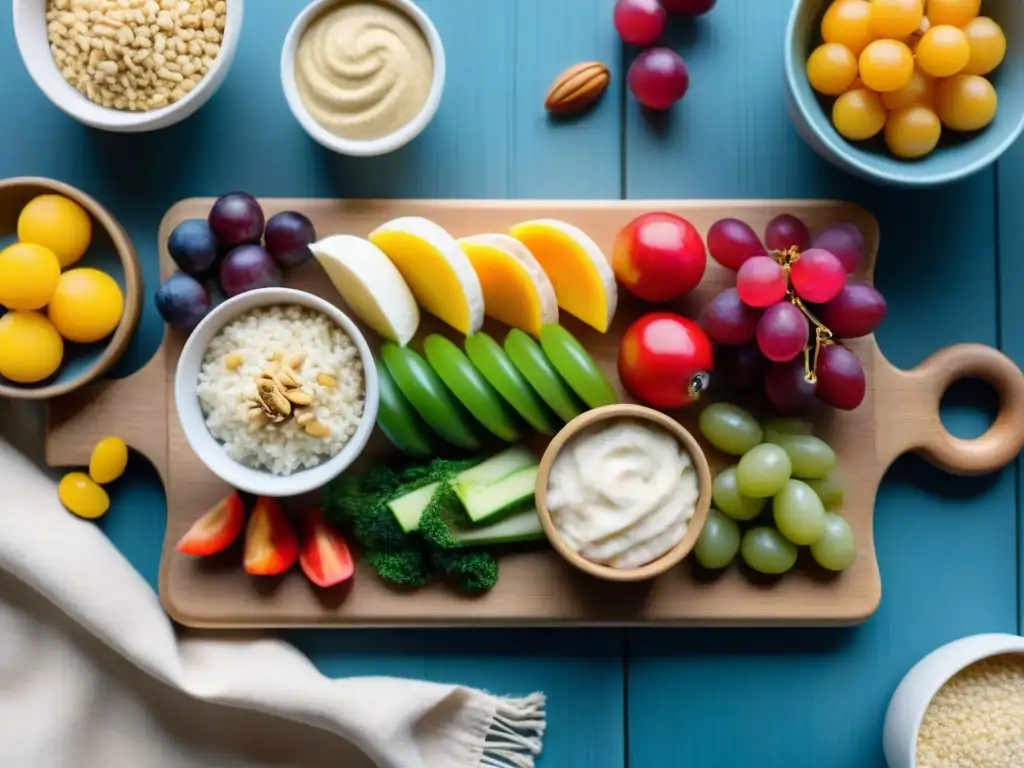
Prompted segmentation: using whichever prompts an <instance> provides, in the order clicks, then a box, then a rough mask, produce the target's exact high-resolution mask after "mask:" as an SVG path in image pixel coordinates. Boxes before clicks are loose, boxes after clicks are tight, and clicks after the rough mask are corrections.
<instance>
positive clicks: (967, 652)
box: [886, 633, 1024, 768]
mask: <svg viewBox="0 0 1024 768" xmlns="http://www.w3.org/2000/svg"><path fill="white" fill-rule="evenodd" d="M1007 654H1013V655H1020V656H1024V637H1020V636H1018V635H1011V634H1002V633H989V634H980V635H968V636H967V637H962V638H960V639H958V640H953V641H951V642H949V643H946V644H945V645H942V646H939V647H938V648H936V649H935V650H933V651H932V652H931V653H929V654H928V655H927V656H925V657H924V658H922V659H921V660H920V661H918V662H917V664H915V665H914V666H913V667H911V669H910V671H909V672H907V674H906V675H904V677H903V680H901V681H900V685H899V686H897V688H896V692H895V693H894V694H893V699H892V700H891V701H890V704H889V706H890V707H892V705H893V702H894V701H895V700H896V698H897V696H898V695H899V693H900V688H902V687H903V685H904V683H906V682H907V681H910V680H913V681H914V682H915V683H917V684H918V685H919V686H920V687H919V688H918V689H917V690H915V691H913V694H914V698H915V699H916V700H919V701H920V700H922V699H923V702H924V703H923V705H922V706H921V707H920V708H919V711H918V712H916V713H915V714H914V718H913V720H912V725H913V729H912V730H913V732H912V733H911V734H909V740H908V741H909V743H908V745H907V751H906V753H904V755H903V756H902V757H903V759H904V760H905V765H906V766H908V767H909V768H917V737H918V734H920V732H921V723H922V722H924V716H925V714H926V713H927V712H928V708H929V707H930V706H931V704H932V701H933V700H934V699H935V696H936V695H938V693H939V691H940V690H942V686H944V685H945V684H946V683H948V682H949V681H950V680H952V679H953V678H954V677H955V676H956V675H958V674H959V673H961V672H963V671H964V670H965V669H967V668H968V667H969V666H971V665H972V664H976V663H978V662H979V661H984V660H985V659H991V658H994V657H996V656H1005V655H1007ZM953 659H955V661H956V664H954V665H953V666H952V667H948V666H947V665H948V663H949V662H950V661H952V660H953ZM932 663H934V664H937V665H938V664H941V665H942V666H943V667H944V668H945V669H944V671H943V674H942V675H930V676H928V677H927V679H925V678H924V676H923V675H922V678H921V681H920V682H918V681H917V680H914V678H915V677H916V676H917V675H916V674H915V673H917V672H919V671H923V670H927V667H928V666H929V665H930V664H932ZM890 714H891V713H889V712H887V713H886V720H888V719H889V716H890ZM903 736H904V737H906V734H903ZM892 768H895V766H892Z"/></svg>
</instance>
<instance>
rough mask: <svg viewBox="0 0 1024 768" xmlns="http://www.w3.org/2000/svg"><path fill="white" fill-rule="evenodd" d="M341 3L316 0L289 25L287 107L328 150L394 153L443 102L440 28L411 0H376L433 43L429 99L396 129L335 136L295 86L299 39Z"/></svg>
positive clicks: (284, 58)
mask: <svg viewBox="0 0 1024 768" xmlns="http://www.w3.org/2000/svg"><path fill="white" fill-rule="evenodd" d="M339 2H342V0H313V2H311V3H310V4H309V5H307V6H306V7H305V8H304V9H303V10H302V12H301V13H299V15H298V16H297V17H296V18H295V21H293V22H292V25H291V27H289V29H288V34H287V35H286V36H285V39H284V45H283V47H282V48H281V87H282V89H283V90H284V97H285V101H286V102H288V108H289V109H290V110H291V113H292V114H293V115H294V116H295V119H296V120H298V121H299V124H300V125H301V126H302V127H303V129H304V130H305V131H306V133H308V134H309V135H310V137H312V138H313V140H314V141H316V142H317V143H318V144H320V145H321V146H323V147H326V148H327V149H330V150H332V151H334V152H337V153H339V154H342V155H351V156H353V157H372V156H374V155H383V154H387V153H388V152H393V151H394V150H396V149H398V148H400V147H403V146H405V145H406V144H408V143H409V142H410V141H412V140H413V139H414V138H416V137H417V136H418V135H419V134H420V133H422V131H423V129H424V128H426V127H427V125H428V124H429V123H430V121H431V120H433V118H434V115H435V114H436V113H437V109H438V107H439V106H440V105H441V96H442V95H443V93H444V83H445V73H446V66H447V65H446V63H445V54H444V44H443V43H442V42H441V35H440V34H438V31H437V28H436V27H435V26H434V23H433V22H432V21H431V20H430V17H429V16H427V14H426V13H424V12H423V10H422V9H421V8H420V7H419V6H418V5H416V4H415V3H414V2H412V1H411V0H376V2H382V3H385V4H387V5H391V6H393V7H395V8H397V9H398V10H400V11H402V12H403V13H405V14H406V15H407V16H409V18H411V19H412V20H413V21H414V22H416V24H417V26H419V28H420V30H421V31H422V32H423V35H424V37H426V39H427V45H429V46H430V54H431V56H432V58H433V60H434V78H433V80H432V81H431V84H430V92H429V93H428V95H427V100H426V102H425V103H424V104H423V108H422V109H421V110H420V111H419V113H418V114H417V115H416V117H414V118H413V119H412V120H410V121H409V122H408V123H406V124H405V125H403V126H402V127H401V128H399V129H398V130H397V131H395V132H394V133H391V134H388V135H387V136H382V137H380V138H379V139H373V140H371V141H358V140H353V139H344V138H342V137H340V136H335V135H334V134H333V133H331V132H330V131H328V130H327V129H326V128H324V127H323V126H322V125H320V124H319V123H318V122H317V121H316V120H314V119H313V118H312V116H311V115H310V114H309V112H308V111H307V109H306V107H305V105H303V103H302V99H300V98H299V92H298V88H297V87H296V85H295V50H296V48H297V47H298V45H299V40H300V39H301V38H302V35H303V33H304V32H305V31H306V28H307V27H308V26H309V24H310V22H311V21H312V20H313V19H314V18H316V17H317V16H319V15H320V14H321V13H322V12H323V11H324V10H325V9H326V8H328V7H330V6H332V5H336V4H338V3H339Z"/></svg>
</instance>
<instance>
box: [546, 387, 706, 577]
mask: <svg viewBox="0 0 1024 768" xmlns="http://www.w3.org/2000/svg"><path fill="white" fill-rule="evenodd" d="M536 502H537V513H538V515H539V516H540V521H541V524H542V525H543V527H544V532H545V533H546V534H547V537H548V540H549V541H550V542H551V546H552V547H554V549H555V551H557V552H558V553H559V554H560V555H562V557H564V558H565V559H566V560H568V561H569V562H570V563H571V564H572V565H574V566H576V567H577V568H579V569H580V570H582V571H584V572H586V573H589V574H590V575H591V576H596V577H597V578H601V579H605V580H608V581H644V580H646V579H652V578H654V577H655V576H658V575H660V574H662V573H664V572H665V571H667V570H668V569H670V568H672V567H673V566H675V565H677V564H678V563H679V562H680V561H681V560H682V559H683V558H684V557H686V555H688V554H689V553H690V550H692V549H693V547H694V545H695V544H696V543H697V538H698V537H699V536H700V532H701V530H702V529H703V528H704V523H705V521H706V520H707V516H708V509H709V508H710V506H711V470H710V468H709V467H708V461H707V458H706V457H705V455H704V451H703V450H702V449H701V447H700V445H699V444H698V443H697V440H696V439H695V438H694V437H693V435H691V434H690V433H689V432H688V431H687V430H686V429H685V428H684V427H683V426H682V425H681V424H679V423H678V422H677V421H675V419H672V418H671V417H669V416H666V415H665V414H664V413H661V412H660V411H655V410H653V409H651V408H645V407H643V406H640V405H629V404H624V405H607V406H603V407H601V408H595V409H594V410H591V411H587V412H586V413H584V414H582V415H580V416H578V417H576V418H575V419H573V420H572V421H570V422H569V423H568V424H566V425H565V427H563V428H562V430H561V431H560V432H559V433H558V434H557V435H555V437H554V439H552V441H551V443H550V444H549V445H548V448H547V450H546V451H545V452H544V455H543V457H542V458H541V462H540V469H539V471H538V474H537V486H536Z"/></svg>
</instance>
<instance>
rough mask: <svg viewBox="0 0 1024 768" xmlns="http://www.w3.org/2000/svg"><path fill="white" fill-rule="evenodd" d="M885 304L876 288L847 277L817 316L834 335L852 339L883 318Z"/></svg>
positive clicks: (864, 334) (871, 330)
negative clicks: (841, 288) (835, 294)
mask: <svg viewBox="0 0 1024 768" xmlns="http://www.w3.org/2000/svg"><path fill="white" fill-rule="evenodd" d="M887 311H888V305H887V304H886V303H885V298H884V297H883V296H882V294H881V293H879V292H878V289H877V288H875V286H873V285H871V284H870V283H866V282H864V281H863V280H857V279H855V278H850V279H848V280H847V281H846V287H845V288H843V290H842V292H841V293H840V294H839V295H838V296H836V297H835V298H834V299H832V301H830V302H828V303H827V304H825V305H823V306H822V307H821V309H820V310H819V313H820V314H819V318H818V319H820V320H821V322H823V323H824V324H825V326H826V327H827V328H828V329H829V330H830V331H832V335H833V336H835V337H836V338H838V339H856V338H858V337H860V336H867V335H868V334H869V333H874V332H875V329H876V328H878V326H880V325H881V324H882V321H883V320H885V314H886V312H887Z"/></svg>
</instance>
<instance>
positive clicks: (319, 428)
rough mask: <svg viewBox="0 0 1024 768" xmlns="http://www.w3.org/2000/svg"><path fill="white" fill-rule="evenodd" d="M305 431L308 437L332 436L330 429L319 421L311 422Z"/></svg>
mask: <svg viewBox="0 0 1024 768" xmlns="http://www.w3.org/2000/svg"><path fill="white" fill-rule="evenodd" d="M304 429H305V430H306V434H307V435H312V436H313V437H330V435H331V430H330V427H328V426H326V425H324V424H321V423H320V422H319V421H311V422H310V423H309V424H307V425H306V426H305V427H304Z"/></svg>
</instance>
